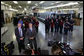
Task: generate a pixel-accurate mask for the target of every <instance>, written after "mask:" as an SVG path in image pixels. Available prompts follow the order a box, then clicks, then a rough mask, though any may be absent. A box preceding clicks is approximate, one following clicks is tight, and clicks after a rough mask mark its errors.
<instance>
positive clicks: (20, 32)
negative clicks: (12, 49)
mask: <svg viewBox="0 0 84 56" xmlns="http://www.w3.org/2000/svg"><path fill="white" fill-rule="evenodd" d="M38 26H39V22H38V20H37V19H36V18H35V17H26V18H25V19H20V20H19V21H18V24H17V28H16V29H15V35H16V40H17V43H18V49H19V52H20V53H21V50H22V49H24V50H25V43H24V41H25V40H24V39H28V41H29V44H30V47H31V49H34V48H35V50H37V43H36V34H37V33H38ZM33 45H34V47H33Z"/></svg>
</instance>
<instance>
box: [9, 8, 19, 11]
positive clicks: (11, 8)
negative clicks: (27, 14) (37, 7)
mask: <svg viewBox="0 0 84 56" xmlns="http://www.w3.org/2000/svg"><path fill="white" fill-rule="evenodd" d="M9 10H12V11H18V10H16V9H12V8H10V9H9Z"/></svg>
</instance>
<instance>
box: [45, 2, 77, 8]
mask: <svg viewBox="0 0 84 56" xmlns="http://www.w3.org/2000/svg"><path fill="white" fill-rule="evenodd" d="M75 4H78V2H73V3H72V2H70V3H67V4H62V5H57V6H51V7H45V8H44V9H50V8H56V7H64V6H70V5H75Z"/></svg>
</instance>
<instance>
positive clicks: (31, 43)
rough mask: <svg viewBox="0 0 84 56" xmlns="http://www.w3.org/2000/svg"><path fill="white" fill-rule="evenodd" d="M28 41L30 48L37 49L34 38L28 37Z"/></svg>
mask: <svg viewBox="0 0 84 56" xmlns="http://www.w3.org/2000/svg"><path fill="white" fill-rule="evenodd" d="M29 43H30V46H31V48H32V49H33V48H35V50H37V43H36V39H33V40H30V39H29ZM33 45H34V47H33Z"/></svg>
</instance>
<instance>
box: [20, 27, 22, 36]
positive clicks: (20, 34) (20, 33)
mask: <svg viewBox="0 0 84 56" xmlns="http://www.w3.org/2000/svg"><path fill="white" fill-rule="evenodd" d="M20 36H21V37H22V29H20Z"/></svg>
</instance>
